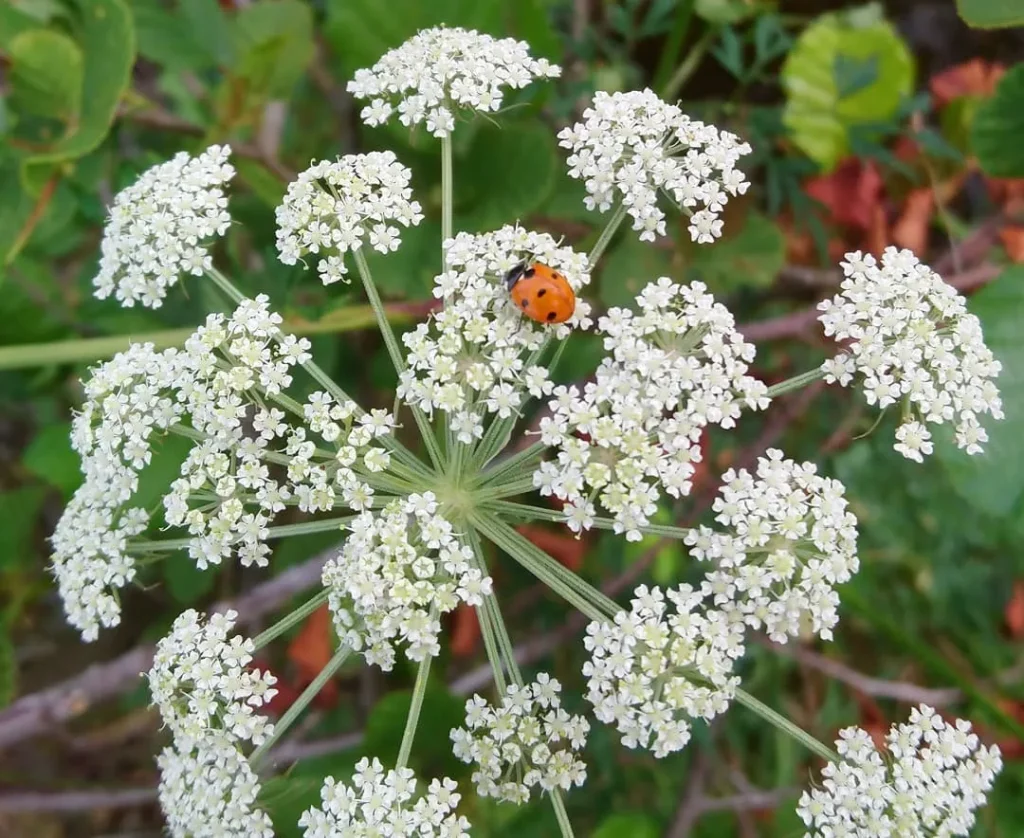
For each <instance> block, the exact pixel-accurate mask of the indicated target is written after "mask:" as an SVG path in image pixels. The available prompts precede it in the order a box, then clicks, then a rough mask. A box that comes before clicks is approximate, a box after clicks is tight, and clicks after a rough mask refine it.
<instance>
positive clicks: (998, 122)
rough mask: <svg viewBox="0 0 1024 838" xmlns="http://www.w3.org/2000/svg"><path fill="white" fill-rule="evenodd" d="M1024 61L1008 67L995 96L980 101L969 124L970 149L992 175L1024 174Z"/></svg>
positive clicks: (1010, 176)
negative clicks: (1008, 69)
mask: <svg viewBox="0 0 1024 838" xmlns="http://www.w3.org/2000/svg"><path fill="white" fill-rule="evenodd" d="M1022 137H1024V64H1018V65H1017V66H1016V67H1014V68H1013V69H1011V70H1010V71H1009V72H1007V74H1006V75H1005V76H1003V78H1002V79H1001V80H1000V82H999V86H998V87H997V88H996V92H995V95H994V96H993V97H992V98H990V99H987V100H986V101H983V102H981V103H980V104H979V105H978V107H977V110H976V111H975V114H974V122H973V124H972V126H971V148H972V149H973V151H974V153H975V155H976V156H977V158H978V162H979V163H980V164H981V168H982V169H984V171H985V173H986V174H988V175H991V176H992V177H1006V178H1016V177H1024V142H1021V138H1022Z"/></svg>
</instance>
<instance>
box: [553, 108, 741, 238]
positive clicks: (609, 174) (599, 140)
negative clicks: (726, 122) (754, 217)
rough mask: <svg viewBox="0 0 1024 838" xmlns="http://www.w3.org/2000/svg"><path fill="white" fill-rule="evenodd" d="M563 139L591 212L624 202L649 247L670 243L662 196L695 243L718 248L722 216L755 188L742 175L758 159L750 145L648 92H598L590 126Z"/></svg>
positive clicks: (568, 131) (588, 114) (586, 121)
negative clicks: (746, 159) (663, 239)
mask: <svg viewBox="0 0 1024 838" xmlns="http://www.w3.org/2000/svg"><path fill="white" fill-rule="evenodd" d="M558 138H559V140H561V145H562V147H563V148H567V149H569V160H568V163H569V175H570V176H572V177H574V178H577V179H579V180H582V181H583V182H584V184H585V186H586V188H587V192H588V195H587V198H586V199H585V203H586V205H587V208H588V209H597V210H599V211H600V212H607V211H608V210H609V209H611V207H612V206H613V205H614V204H615V203H616V202H617V201H621V202H622V204H623V205H624V206H625V207H626V210H627V211H628V212H629V214H630V216H632V218H633V229H634V230H636V231H638V232H639V233H640V239H641V241H654V240H655V238H657V237H658V236H664V235H665V214H664V213H663V212H662V211H661V209H660V208H659V207H658V195H659V193H661V194H664V195H666V196H668V198H669V199H670V200H671V201H672V202H673V203H674V204H675V205H676V206H678V207H679V208H680V209H681V210H682V211H683V212H684V213H686V214H687V215H688V216H690V236H691V238H692V239H693V240H694V241H695V242H698V243H710V242H713V241H714V240H715V239H716V238H718V237H719V236H720V235H721V234H722V220H721V219H720V218H719V214H720V213H721V212H722V209H723V208H724V206H725V204H726V203H727V202H728V200H729V196H732V195H742V194H743V193H744V192H746V191H747V187H748V186H749V185H750V184H749V183H748V182H747V181H746V180H745V179H744V176H743V173H742V172H741V171H739V170H738V169H737V168H736V163H737V162H738V161H739V159H740V158H741V157H742V156H743V155H745V154H750V151H751V149H750V146H749V145H748V144H747V143H745V142H741V141H740V139H739V137H737V136H735V135H734V134H730V133H729V132H728V131H719V130H718V129H717V128H715V127H714V126H713V125H705V124H704V123H702V122H696V121H694V120H691V119H690V117H688V116H687V115H686V114H684V113H683V112H682V111H681V110H680V109H679V108H678V107H676V106H675V105H670V104H668V103H667V102H663V101H662V100H661V99H659V98H658V97H657V95H656V94H655V93H653V92H652V91H650V90H646V89H645V90H635V91H632V92H629V93H606V92H604V91H598V92H597V93H596V94H595V96H594V103H593V105H592V106H591V107H590V108H587V110H586V111H584V113H583V122H578V123H576V124H575V125H573V126H572V127H571V128H565V129H564V130H562V131H561V133H559V135H558ZM616 193H618V194H616Z"/></svg>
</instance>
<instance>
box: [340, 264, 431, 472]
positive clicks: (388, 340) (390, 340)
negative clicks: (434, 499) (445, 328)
mask: <svg viewBox="0 0 1024 838" xmlns="http://www.w3.org/2000/svg"><path fill="white" fill-rule="evenodd" d="M353 256H354V258H355V261H356V267H357V268H358V269H359V276H360V278H361V279H362V280H363V289H364V290H365V291H366V298H367V300H368V301H369V303H370V307H371V308H372V309H373V311H374V313H375V314H376V315H377V324H378V325H379V326H380V333H381V336H382V337H383V338H384V345H385V346H386V347H387V349H388V355H390V356H391V363H392V364H393V365H394V367H395V373H396V374H397V375H399V376H401V375H402V373H403V372H405V357H404V356H403V355H402V350H401V348H400V347H399V345H398V339H397V338H396V337H395V333H394V331H393V330H392V328H391V324H390V323H389V322H388V318H387V315H385V313H384V304H383V303H382V302H381V300H380V294H378V293H377V286H376V285H375V284H374V282H373V276H371V274H370V266H369V265H367V264H366V257H365V256H364V255H363V249H362V248H361V247H357V248H356V249H355V250H354V251H353ZM411 410H412V415H413V418H414V419H415V420H416V426H417V427H418V428H419V429H420V436H421V437H423V444H424V445H425V446H426V448H427V454H429V455H430V461H431V462H432V463H433V464H434V468H435V469H438V470H440V469H441V466H442V464H443V463H444V457H443V456H442V454H441V448H440V446H438V444H437V438H436V437H435V436H434V429H433V428H431V427H430V423H429V422H428V421H427V417H426V416H424V415H423V411H422V410H420V408H419V407H416V406H412V407H411Z"/></svg>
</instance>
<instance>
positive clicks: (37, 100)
mask: <svg viewBox="0 0 1024 838" xmlns="http://www.w3.org/2000/svg"><path fill="white" fill-rule="evenodd" d="M8 58H9V59H10V62H11V68H10V77H9V78H10V84H11V95H10V104H11V107H12V108H14V110H16V111H20V112H22V113H31V114H35V115H37V116H48V117H53V118H55V119H60V120H63V121H64V122H70V121H72V120H73V119H74V118H75V117H77V116H78V111H79V106H80V103H81V96H82V51H81V50H80V49H79V48H78V45H77V44H76V43H75V42H74V41H73V40H71V38H69V37H68V36H67V35H63V34H61V33H60V32H57V31H54V30H52V29H30V30H28V31H26V32H22V33H21V34H20V35H18V36H16V37H15V38H13V39H12V40H11V42H10V45H9V46H8Z"/></svg>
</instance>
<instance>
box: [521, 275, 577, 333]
mask: <svg viewBox="0 0 1024 838" xmlns="http://www.w3.org/2000/svg"><path fill="white" fill-rule="evenodd" d="M505 286H506V287H507V288H508V292H509V296H511V297H512V302H514V303H515V304H516V307H517V308H518V309H519V310H520V311H521V312H522V313H523V314H525V315H526V316H527V317H529V318H530V319H531V320H536V321H537V322H538V323H564V322H565V321H566V320H568V319H569V318H570V317H572V313H573V312H574V311H575V310H576V295H575V294H574V293H573V290H572V286H571V285H569V281H568V280H567V279H566V278H565V276H564V275H563V274H560V273H559V272H558V271H556V270H555V269H554V268H549V267H548V266H547V265H544V264H542V263H540V262H534V263H533V264H528V263H526V262H520V263H519V264H518V265H516V266H515V267H514V268H512V270H510V271H509V272H508V273H507V274H505Z"/></svg>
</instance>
